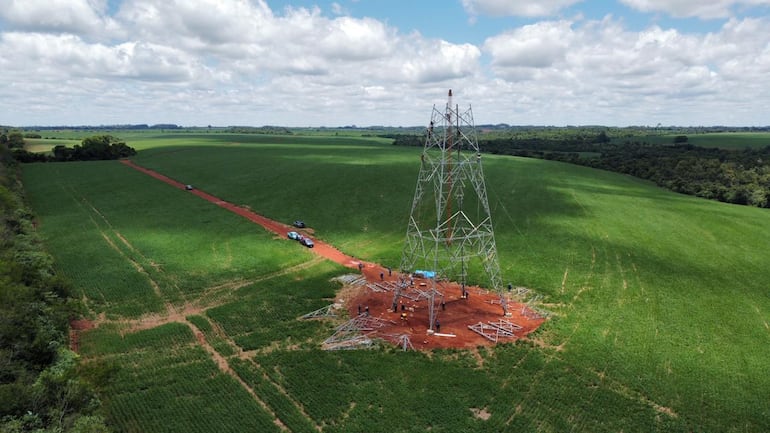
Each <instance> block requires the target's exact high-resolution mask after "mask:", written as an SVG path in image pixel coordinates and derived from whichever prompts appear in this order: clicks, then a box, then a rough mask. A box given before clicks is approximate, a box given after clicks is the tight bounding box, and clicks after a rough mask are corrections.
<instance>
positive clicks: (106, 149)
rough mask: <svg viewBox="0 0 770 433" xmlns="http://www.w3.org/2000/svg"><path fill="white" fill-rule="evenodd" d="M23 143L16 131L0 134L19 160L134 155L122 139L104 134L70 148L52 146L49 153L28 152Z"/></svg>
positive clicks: (100, 158)
mask: <svg viewBox="0 0 770 433" xmlns="http://www.w3.org/2000/svg"><path fill="white" fill-rule="evenodd" d="M27 138H40V136H39V135H38V134H27ZM24 144H25V143H24V136H23V135H22V134H21V133H20V132H18V131H13V132H4V133H3V134H0V145H5V146H7V148H8V149H11V151H12V152H13V158H14V159H15V160H17V161H19V162H50V161H56V162H67V161H97V160H108V159H119V158H126V157H129V156H134V155H136V150H134V149H133V148H132V147H130V146H127V145H126V143H125V142H124V141H122V140H119V139H117V138H115V137H113V136H111V135H104V134H103V135H94V136H92V137H87V138H85V139H84V140H83V141H82V142H81V144H76V145H75V146H74V147H72V148H69V147H67V146H63V145H57V146H54V147H53V149H52V150H51V155H48V154H46V153H35V152H29V151H27V150H25V149H24Z"/></svg>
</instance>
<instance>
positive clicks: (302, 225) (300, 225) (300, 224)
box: [294, 220, 305, 229]
mask: <svg viewBox="0 0 770 433" xmlns="http://www.w3.org/2000/svg"><path fill="white" fill-rule="evenodd" d="M294 227H297V228H298V229H304V228H305V222H304V221H300V220H297V221H294Z"/></svg>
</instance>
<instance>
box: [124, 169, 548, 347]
mask: <svg viewBox="0 0 770 433" xmlns="http://www.w3.org/2000/svg"><path fill="white" fill-rule="evenodd" d="M120 162H121V163H123V164H125V165H127V166H129V167H131V168H133V169H136V170H138V171H140V172H142V173H145V174H147V175H149V176H152V177H154V178H156V179H158V180H160V181H163V182H165V183H167V184H169V185H171V186H173V187H175V188H178V189H181V190H184V189H185V186H186V185H185V184H183V183H181V182H178V181H176V180H174V179H171V178H169V177H167V176H164V175H163V174H160V173H158V172H156V171H153V170H150V169H147V168H144V167H141V166H139V165H137V164H135V163H134V162H133V161H131V160H128V159H123V160H121V161H120ZM189 193H190V194H194V195H196V196H198V197H200V198H202V199H204V200H208V201H209V202H211V203H214V204H215V205H217V206H220V207H222V208H225V209H227V210H229V211H231V212H234V213H236V214H238V215H240V216H242V217H244V218H247V219H248V220H250V221H252V222H254V223H257V224H259V225H261V226H262V227H264V228H265V229H267V230H269V231H271V232H273V233H276V234H278V235H279V236H280V237H281V238H283V239H286V240H287V241H290V240H289V239H288V238H287V237H286V233H287V232H289V231H292V230H296V229H295V228H293V227H291V226H289V225H287V224H283V223H280V222H278V221H274V220H271V219H269V218H266V217H264V216H262V215H259V214H257V213H255V212H253V211H251V210H249V209H246V208H243V207H241V206H237V205H235V204H232V203H229V202H226V201H224V200H222V199H220V198H218V197H215V196H213V195H211V194H208V193H206V192H204V191H201V190H199V189H197V188H196V189H192V190H190V191H189ZM290 242H294V241H290ZM314 242H315V247H314V248H312V251H313V252H314V253H316V254H318V255H320V256H322V257H325V258H327V259H329V260H332V261H334V262H336V263H339V264H341V265H343V266H346V267H348V268H351V269H355V270H356V271H359V272H361V273H362V274H363V275H364V276H365V277H366V280H367V281H368V282H371V283H376V282H385V281H390V282H395V281H398V279H399V278H400V275H399V274H398V273H397V272H391V271H390V270H389V269H388V268H386V267H383V266H381V265H379V264H377V263H370V262H364V261H361V260H358V259H356V258H354V257H352V256H349V255H346V254H344V253H342V252H341V251H339V250H337V249H336V248H334V247H333V246H331V245H329V244H328V243H326V242H323V241H320V240H317V239H314ZM428 284H431V281H430V280H421V279H419V278H418V279H415V285H416V286H417V287H420V286H421V285H424V286H427V285H428ZM440 285H441V287H440V289H441V292H442V293H444V305H442V306H441V307H439V308H437V311H438V312H437V319H438V320H439V325H440V329H439V331H440V332H437V333H435V334H431V333H429V332H428V329H429V328H430V326H429V323H428V304H427V301H426V300H424V299H423V300H420V301H413V300H411V299H406V298H402V302H401V303H400V304H399V306H398V308H397V311H393V310H392V300H393V295H392V294H391V293H389V292H373V291H371V290H369V289H367V288H366V287H364V286H361V287H359V288H358V289H357V290H354V291H352V292H351V291H347V292H346V293H345V294H344V299H343V300H344V305H345V307H346V308H347V310H348V313H349V314H350V317H355V316H356V315H358V314H359V309H360V310H361V311H366V309H367V307H368V311H369V314H370V315H371V316H373V317H377V318H379V319H382V320H383V321H384V322H386V323H387V324H388V325H387V326H385V327H383V328H380V329H378V330H377V331H376V332H375V336H377V337H380V338H384V339H386V340H390V341H392V342H394V343H396V341H398V338H399V337H400V336H403V335H406V336H408V337H409V340H410V342H411V343H412V345H413V346H414V348H415V349H434V348H474V347H477V346H489V345H494V344H496V342H495V341H493V340H492V339H490V338H486V337H483V336H482V335H480V334H478V333H476V332H474V331H472V330H470V329H469V328H468V327H469V326H470V325H477V324H479V323H485V324H486V323H489V322H497V321H499V320H501V319H502V320H505V321H508V322H511V323H514V324H516V325H517V326H518V327H519V328H518V329H517V330H516V331H515V336H514V337H507V338H502V339H500V340H498V341H499V342H510V341H514V340H515V339H517V338H523V337H526V335H527V334H529V333H530V332H532V331H534V330H535V329H537V328H538V327H539V326H540V325H541V324H542V323H543V322H544V321H545V320H544V319H543V318H541V317H539V316H538V315H537V314H534V313H533V312H532V311H530V310H528V309H527V307H526V306H525V305H523V304H521V303H516V302H509V303H508V311H509V313H510V314H509V316H507V317H504V316H503V314H502V312H503V311H502V307H501V306H500V302H499V301H500V297H499V295H498V294H496V293H493V292H490V291H488V290H485V289H483V288H480V287H467V288H466V290H467V292H468V293H469V295H468V296H467V297H465V298H463V297H462V296H461V292H462V289H461V288H460V286H459V284H456V283H451V282H445V283H441V284H440ZM402 305H403V306H402ZM404 314H406V315H405V316H404ZM434 327H435V326H434Z"/></svg>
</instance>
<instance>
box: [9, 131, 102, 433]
mask: <svg viewBox="0 0 770 433" xmlns="http://www.w3.org/2000/svg"><path fill="white" fill-rule="evenodd" d="M17 172H18V166H17V163H16V161H14V160H13V158H12V153H11V152H10V151H9V150H8V148H7V146H6V145H5V144H0V431H2V432H5V433H14V432H28V431H30V432H31V431H34V432H40V433H45V432H73V433H75V432H77V433H86V432H92V433H95V432H106V431H108V430H107V428H106V427H105V424H104V420H103V418H102V417H101V416H100V415H99V414H98V410H99V407H100V401H99V399H98V397H97V396H96V394H95V392H94V391H93V388H92V386H91V385H90V384H89V383H88V382H87V381H86V380H84V379H83V374H82V370H81V369H82V368H83V366H82V365H80V363H79V361H78V355H77V354H75V353H74V352H72V351H71V350H69V348H68V344H67V343H68V329H69V320H70V318H72V317H76V316H78V315H79V305H78V301H77V300H75V299H73V298H72V297H71V295H70V287H69V283H67V282H66V281H65V280H64V279H62V278H60V277H58V276H57V275H56V273H55V272H54V270H53V259H52V257H51V256H50V255H49V254H48V253H47V252H46V251H45V248H44V245H43V242H42V241H41V239H40V238H39V236H38V235H37V232H36V230H35V221H34V217H33V215H32V213H31V211H30V210H29V209H28V208H27V206H26V204H25V201H24V194H23V189H22V186H21V182H20V181H19V179H18V176H17Z"/></svg>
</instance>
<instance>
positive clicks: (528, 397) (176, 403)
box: [24, 134, 770, 432]
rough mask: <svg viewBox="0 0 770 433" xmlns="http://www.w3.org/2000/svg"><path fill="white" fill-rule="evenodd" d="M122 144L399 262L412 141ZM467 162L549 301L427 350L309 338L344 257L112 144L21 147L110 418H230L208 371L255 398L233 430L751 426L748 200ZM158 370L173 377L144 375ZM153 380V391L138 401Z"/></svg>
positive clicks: (768, 351)
mask: <svg viewBox="0 0 770 433" xmlns="http://www.w3.org/2000/svg"><path fill="white" fill-rule="evenodd" d="M128 144H129V145H131V146H134V147H136V148H137V149H142V150H141V151H140V153H139V155H137V156H136V157H135V158H134V160H135V161H136V162H137V163H139V164H140V165H143V166H146V167H148V168H152V169H155V170H157V171H160V172H162V173H164V174H166V175H168V176H170V177H172V178H175V179H177V180H179V181H180V182H183V183H191V184H194V185H195V186H196V187H197V188H199V189H202V190H205V191H206V192H209V193H211V194H214V195H217V196H219V197H222V198H223V199H225V200H228V201H231V202H233V203H236V204H240V205H244V206H249V207H250V208H251V209H253V210H255V211H257V212H260V213H263V214H264V215H266V216H268V217H271V218H274V219H277V220H281V221H285V222H290V221H293V220H294V219H297V218H302V219H304V220H305V221H306V222H308V223H309V225H310V226H311V227H312V228H313V229H314V230H315V233H316V236H317V237H319V238H320V239H323V240H326V241H329V242H331V243H332V244H334V245H336V246H338V247H339V248H340V249H342V250H343V251H344V252H346V253H348V254H352V255H355V256H358V257H362V258H365V259H368V260H372V261H377V262H380V263H382V264H385V265H392V266H396V265H397V263H398V262H399V259H400V251H401V247H402V242H403V236H404V232H405V228H406V218H407V217H408V212H409V206H410V205H411V199H412V194H413V192H414V183H415V180H416V175H417V171H418V169H419V149H408V148H400V147H394V146H389V145H384V144H382V142H381V141H378V140H376V139H365V138H355V137H344V138H340V137H334V136H313V137H287V136H279V137H270V136H259V135H251V136H249V135H224V134H211V135H207V134H197V135H195V134H180V135H169V134H164V135H159V136H157V137H155V136H151V135H148V134H145V135H142V136H141V137H137V139H136V141H131V140H128ZM484 171H485V174H486V177H487V188H488V191H489V199H490V204H491V206H492V208H493V209H492V212H493V219H494V222H495V230H496V239H497V245H498V250H499V256H500V260H501V267H502V272H503V278H504V280H505V281H506V282H507V281H511V282H512V283H513V284H514V285H517V286H519V285H520V286H527V287H530V288H532V289H534V290H536V291H537V292H538V293H541V294H543V295H544V300H543V303H544V304H543V306H544V307H545V308H547V309H549V310H550V311H552V312H553V316H552V318H551V320H550V321H549V322H547V324H546V325H545V326H544V327H543V328H542V329H541V330H540V331H539V332H538V333H537V334H536V335H535V336H533V341H532V342H528V343H525V342H519V343H517V344H508V345H502V346H499V347H497V348H494V349H479V350H477V351H471V352H462V351H438V352H436V353H433V354H430V355H429V354H422V353H404V352H400V351H398V350H396V349H393V348H383V349H380V350H376V351H363V352H323V351H321V350H319V349H318V347H319V343H320V341H322V340H323V339H324V338H325V337H326V336H328V335H330V334H331V330H332V326H333V323H332V322H300V321H297V320H296V317H298V316H299V315H301V314H302V313H303V312H308V311H312V310H314V309H316V308H319V307H321V306H323V305H326V304H328V303H329V302H330V300H331V299H332V298H333V293H334V290H335V289H336V287H337V286H336V284H335V283H331V282H330V281H329V279H330V278H331V277H332V276H333V275H337V274H339V273H342V272H345V271H344V270H342V269H340V268H339V267H338V266H337V265H333V264H330V263H328V262H323V261H319V260H317V259H315V258H314V257H313V256H311V255H309V254H308V253H307V251H305V250H304V249H298V248H296V247H297V245H296V244H293V243H288V242H284V241H283V240H280V241H279V240H277V239H274V237H273V236H271V235H269V234H267V233H266V232H264V231H263V230H261V229H260V228H259V227H257V226H254V225H253V224H251V223H248V222H246V221H245V220H241V219H239V217H237V216H235V215H231V214H228V213H227V211H225V210H223V209H221V208H218V207H216V206H214V205H211V204H208V203H206V202H203V201H202V200H200V199H198V198H197V197H194V196H192V195H189V194H185V192H184V191H179V190H175V189H173V188H170V187H168V186H166V185H165V184H161V183H160V182H158V181H155V180H153V179H150V178H148V177H144V175H141V174H139V173H138V172H134V171H132V170H130V169H129V168H127V167H124V166H123V165H121V164H119V163H117V162H100V163H67V164H48V165H43V164H33V165H26V166H24V180H25V186H26V188H27V191H28V194H29V198H30V201H31V203H32V205H33V207H34V209H35V211H36V213H37V214H38V216H39V218H40V223H41V224H40V230H41V231H42V233H43V235H44V236H45V238H46V241H47V243H48V245H49V247H50V250H51V252H52V253H53V254H54V256H55V257H56V259H57V263H58V265H59V269H60V270H61V271H62V272H63V273H64V274H65V275H66V276H67V277H69V278H70V279H71V280H72V281H73V282H74V283H75V286H76V287H78V288H79V290H81V293H82V296H83V297H85V298H86V299H87V304H88V305H89V307H90V308H91V309H92V310H93V312H94V314H95V315H96V314H97V313H102V312H104V313H106V318H103V319H99V320H101V322H99V320H97V322H98V323H100V326H99V327H98V328H97V329H96V330H94V331H91V332H89V333H86V334H84V335H83V344H82V347H83V350H82V352H83V356H84V357H85V358H86V360H88V365H90V366H92V368H93V369H94V371H95V372H100V371H104V372H105V373H103V374H97V373H94V374H93V376H94V377H95V378H99V380H100V383H101V385H100V389H101V390H102V393H103V396H104V400H105V409H106V411H107V413H108V419H109V420H110V421H111V422H113V423H114V425H115V427H116V430H118V431H147V432H150V431H190V430H189V429H190V426H189V425H185V424H184V422H185V421H184V420H185V417H189V416H190V414H191V413H195V412H196V411H198V410H200V408H201V407H209V406H210V407H211V409H210V410H209V411H208V412H206V413H207V419H209V422H208V423H202V424H200V425H198V426H197V427H196V431H222V430H217V428H216V427H217V426H218V425H219V423H220V421H219V420H222V421H221V423H222V425H223V426H225V425H226V426H232V427H226V428H225V427H222V429H225V430H229V429H235V428H237V425H238V424H237V423H236V424H233V423H234V421H232V419H226V418H227V417H228V413H227V410H223V409H217V407H218V406H217V405H213V404H212V405H209V403H207V400H206V399H207V398H209V397H208V396H206V397H202V396H199V395H198V394H199V393H201V392H203V391H201V390H203V389H207V388H209V387H211V388H212V389H213V390H216V392H214V393H213V394H214V395H219V394H217V393H226V392H232V393H233V395H235V397H234V401H237V402H239V403H237V404H238V405H242V406H243V407H247V408H251V409H249V410H247V412H249V413H251V414H252V415H251V418H248V419H247V417H246V418H244V421H243V423H244V424H243V426H244V427H243V429H244V430H249V429H250V428H252V429H253V428H257V427H249V426H263V425H265V424H264V423H265V420H269V421H270V422H272V424H271V425H273V426H278V428H279V429H280V428H282V427H283V428H285V429H286V430H289V431H312V430H315V429H319V428H320V429H322V430H323V431H335V432H336V431H340V432H342V431H425V430H427V429H431V430H435V431H490V432H492V431H522V430H523V431H621V430H622V431H626V432H629V431H639V432H648V431H656V430H657V431H736V432H744V431H745V432H761V431H768V430H770V406H768V404H767V402H768V401H770V378H769V377H768V375H767V374H766V373H767V371H770V298H768V289H767V287H768V286H767V284H768V283H767V282H768V281H770V266H767V258H766V254H765V250H766V247H767V245H768V244H770V218H768V213H767V211H766V210H762V209H755V208H748V207H739V206H731V205H725V204H721V203H716V202H709V201H705V200H699V199H695V198H692V197H687V196H683V195H677V194H673V193H670V192H666V191H664V190H661V189H658V188H655V187H654V186H652V185H650V184H648V183H646V182H642V181H639V180H636V179H633V178H630V177H626V176H621V175H617V174H613V173H608V172H603V171H596V170H591V169H588V168H585V167H578V166H572V165H568V164H562V163H556V162H551V161H543V160H534V159H520V158H512V157H495V156H485V160H484ZM196 337H197V338H196ZM169 339H170V340H169ZM160 365H163V366H164V367H163V368H160V367H159V366H160ZM159 368H160V370H159ZM155 375H160V376H162V377H166V378H168V377H178V378H179V379H180V386H179V387H176V386H174V385H173V384H172V383H170V382H164V381H161V384H159V385H158V386H152V385H149V384H151V383H152V381H153V380H155V378H158V377H160V376H155ZM212 381H213V382H212ZM142 384H148V385H142ZM177 388H178V389H177ZM212 398H213V397H212ZM166 400H168V401H171V402H173V406H171V407H172V408H173V409H172V410H171V411H169V410H167V408H163V407H157V408H154V409H152V408H143V407H142V404H145V403H144V402H145V401H148V402H149V401H153V402H160V401H166ZM157 405H160V403H156V406H157ZM239 410H240V409H239ZM244 417H245V415H244ZM159 420H165V421H166V422H165V423H163V424H158V423H159ZM249 423H250V424H249ZM186 429H187V430H186ZM266 431H267V430H266Z"/></svg>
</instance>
